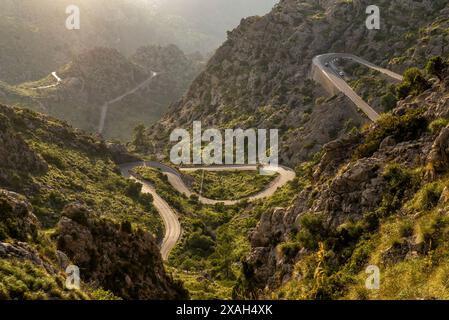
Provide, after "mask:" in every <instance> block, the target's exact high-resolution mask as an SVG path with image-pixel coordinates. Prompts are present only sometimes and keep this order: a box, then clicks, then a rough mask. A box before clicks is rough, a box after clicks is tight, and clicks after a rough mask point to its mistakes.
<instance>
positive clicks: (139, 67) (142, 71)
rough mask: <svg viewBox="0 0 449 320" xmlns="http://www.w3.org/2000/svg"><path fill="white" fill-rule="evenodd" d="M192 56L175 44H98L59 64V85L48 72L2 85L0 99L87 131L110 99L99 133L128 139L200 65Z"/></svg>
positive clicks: (180, 91) (94, 128)
mask: <svg viewBox="0 0 449 320" xmlns="http://www.w3.org/2000/svg"><path fill="white" fill-rule="evenodd" d="M198 58H199V59H202V57H201V56H198ZM195 59H196V58H188V57H187V56H185V54H184V53H183V52H182V51H181V50H180V49H179V48H177V47H176V46H174V45H170V46H167V47H161V46H147V47H142V48H139V49H138V50H137V51H136V53H135V54H134V55H133V56H132V57H130V58H127V57H125V56H124V55H122V54H121V53H120V52H119V51H118V50H116V49H111V48H104V47H98V48H94V49H92V50H89V51H87V52H84V53H82V54H80V55H77V56H75V57H74V58H73V60H72V61H71V62H70V63H68V64H66V65H64V66H62V67H60V68H59V69H57V71H56V75H57V76H58V77H60V78H62V82H61V83H59V84H58V85H56V86H53V85H54V84H55V83H56V79H55V78H54V76H51V75H49V76H48V77H46V78H44V79H41V80H39V81H37V82H29V83H24V84H21V85H19V86H16V87H13V86H8V85H5V86H4V89H5V90H4V93H3V97H2V96H0V101H3V102H5V103H8V104H12V105H17V106H21V107H27V108H31V109H33V110H37V111H40V112H44V113H48V114H50V115H53V116H55V117H57V118H59V119H63V120H67V121H69V122H70V123H71V124H72V125H74V126H75V127H77V128H80V129H84V130H87V131H89V132H97V131H98V129H99V122H100V117H101V114H102V112H103V110H102V108H103V107H104V105H105V104H106V103H107V102H109V101H113V102H114V103H112V104H111V105H110V108H109V109H108V114H107V118H106V120H105V127H104V131H103V132H102V134H104V135H105V136H106V137H108V138H118V139H122V140H128V139H130V137H131V134H132V130H133V128H134V127H135V126H137V125H138V124H140V123H143V124H146V125H150V124H151V123H154V122H155V121H156V120H158V119H159V118H160V116H161V115H162V114H163V113H164V112H165V111H166V108H167V107H168V106H169V105H170V103H172V102H173V101H176V99H179V97H181V96H182V94H184V92H185V91H186V90H187V88H188V86H189V85H190V82H191V81H192V80H193V79H194V78H195V76H196V75H197V74H198V73H199V72H200V70H201V68H202V67H203V61H199V60H195ZM154 72H156V73H157V76H154ZM134 89H136V90H134ZM0 90H1V89H0ZM127 92H130V93H131V94H128V95H126V93H127ZM123 95H124V96H123ZM120 96H123V98H122V99H116V98H118V97H120Z"/></svg>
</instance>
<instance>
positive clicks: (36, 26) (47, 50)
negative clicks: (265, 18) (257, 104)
mask: <svg viewBox="0 0 449 320" xmlns="http://www.w3.org/2000/svg"><path fill="white" fill-rule="evenodd" d="M166 2H167V1H164V3H163V7H161V8H159V7H155V6H154V4H153V3H152V1H146V0H145V1H142V0H137V1H129V0H96V1H91V0H78V1H76V2H75V3H74V2H73V1H70V0H61V1H58V2H54V1H51V0H39V1H26V0H19V1H16V0H4V1H2V2H1V3H0V38H1V39H2V44H1V45H0V65H1V66H2V67H1V69H0V80H1V81H6V82H8V83H10V84H18V83H22V82H25V81H32V80H36V79H40V78H42V77H44V76H45V75H46V74H48V73H49V71H50V70H55V69H56V68H58V67H59V66H61V65H64V64H66V63H68V62H70V61H71V60H72V58H73V56H75V55H78V54H80V53H82V52H85V51H87V50H91V49H93V48H94V47H98V46H102V47H109V48H115V49H117V50H119V51H120V52H121V53H122V54H124V55H126V56H128V55H130V54H132V53H133V52H134V51H135V50H137V48H139V47H140V46H145V45H155V44H157V45H164V46H165V45H169V44H171V43H174V44H176V45H177V46H179V47H180V48H182V50H183V51H185V52H188V53H191V52H195V51H201V52H203V53H208V52H211V51H213V50H215V48H216V47H217V46H218V45H219V44H220V43H221V42H222V41H223V39H224V36H225V32H226V30H228V29H229V28H232V27H234V26H235V25H237V24H238V22H239V20H240V18H241V17H243V16H248V15H252V14H257V13H264V12H266V11H268V9H269V8H271V4H272V3H274V1H273V0H257V1H255V0H252V2H251V4H247V5H246V1H245V4H239V5H238V8H237V7H233V8H235V10H230V12H229V10H228V14H230V15H229V21H227V20H225V19H223V18H222V17H223V16H224V14H223V12H220V11H216V10H214V9H215V8H216V5H220V6H221V8H228V9H229V8H230V7H229V6H227V4H228V2H229V1H225V0H220V1H214V5H212V2H211V1H210V0H200V1H192V0H189V1H181V3H179V2H178V1H174V2H173V1H171V2H172V3H166ZM239 2H240V1H239ZM261 2H262V3H261ZM73 4H75V5H77V6H79V8H80V20H81V29H80V30H67V29H66V27H65V22H66V19H67V17H68V15H67V14H66V13H65V12H66V7H67V6H69V5H73ZM211 5H212V6H211ZM204 10H206V11H204ZM197 12H203V14H201V15H197V14H196V13H197ZM223 20H225V21H223ZM211 22H212V23H211Z"/></svg>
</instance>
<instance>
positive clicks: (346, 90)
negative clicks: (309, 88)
mask: <svg viewBox="0 0 449 320" xmlns="http://www.w3.org/2000/svg"><path fill="white" fill-rule="evenodd" d="M335 59H348V60H352V61H355V62H357V63H360V64H362V65H364V66H366V67H368V68H370V69H373V70H376V71H379V72H380V73H383V74H385V75H387V76H389V77H390V78H393V79H394V80H396V81H402V79H403V78H402V76H401V75H399V74H397V73H395V72H393V71H390V70H388V69H385V68H381V67H378V66H376V65H374V64H372V63H371V62H369V61H366V60H365V59H363V58H360V57H357V56H355V55H353V54H348V53H327V54H322V55H319V56H316V57H315V58H313V62H312V77H313V78H314V80H315V81H317V82H320V83H321V84H322V85H323V86H324V87H325V88H328V89H329V85H330V86H333V87H334V88H336V89H337V90H338V91H340V92H342V93H343V94H345V95H346V96H347V97H348V98H349V99H350V100H351V101H352V102H354V104H355V105H356V106H357V107H358V108H359V109H360V110H361V111H362V112H363V113H365V114H366V116H367V117H368V118H369V119H370V120H371V121H376V120H377V119H379V114H378V113H377V112H376V111H375V110H374V109H373V108H372V107H371V106H370V105H369V104H368V103H366V102H365V101H364V100H363V99H362V98H361V97H360V96H359V95H358V94H357V93H356V92H355V91H354V90H353V89H352V88H351V87H350V86H349V85H348V84H347V83H346V81H345V80H344V79H343V76H341V75H340V74H339V72H338V71H337V70H336V68H335V67H334V66H333V61H334V60H335ZM323 76H324V78H323ZM330 90H332V89H330Z"/></svg>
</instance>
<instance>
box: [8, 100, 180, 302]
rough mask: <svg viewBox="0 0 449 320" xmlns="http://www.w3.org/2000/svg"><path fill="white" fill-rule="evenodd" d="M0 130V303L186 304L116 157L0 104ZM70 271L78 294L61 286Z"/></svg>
mask: <svg viewBox="0 0 449 320" xmlns="http://www.w3.org/2000/svg"><path fill="white" fill-rule="evenodd" d="M0 124H1V125H0V160H1V161H0V257H1V261H2V264H1V267H0V269H1V271H0V272H1V273H2V274H3V275H4V274H7V275H6V276H5V277H3V276H2V277H0V295H1V296H2V297H4V298H11V299H15V298H17V299H22V298H30V299H34V298H61V299H67V298H113V297H114V296H115V297H121V298H126V299H129V298H134V299H141V298H153V299H158V298H164V297H165V298H175V297H185V296H186V293H185V291H184V290H183V289H182V287H181V286H179V285H178V284H177V283H175V282H173V281H172V280H171V278H170V277H169V276H168V275H166V273H165V271H164V268H163V265H162V259H161V257H160V253H159V249H158V246H157V242H158V239H160V238H161V236H162V223H161V221H160V217H159V215H158V214H157V212H156V210H155V208H154V206H153V205H152V198H151V197H149V196H147V195H145V194H142V193H141V192H140V190H141V185H140V184H138V183H134V182H132V181H128V180H125V179H124V178H122V177H121V175H120V171H119V169H118V168H117V166H116V164H115V163H114V161H113V160H116V161H120V160H121V161H126V159H127V158H128V157H130V156H129V155H127V154H126V152H124V151H123V150H122V149H121V148H119V147H118V146H116V145H112V144H106V143H105V142H104V141H102V140H98V139H96V138H94V137H92V136H90V135H87V134H85V133H83V132H81V131H78V130H75V129H73V128H72V127H70V126H68V125H67V124H66V123H64V122H61V121H59V120H56V119H54V118H50V117H47V116H44V115H42V114H38V113H35V112H32V111H29V110H23V109H16V108H10V107H6V106H0ZM131 158H132V157H131ZM112 244H114V245H112ZM96 252H97V253H96ZM130 253H133V256H131V255H130ZM136 254H138V256H136ZM108 256H109V258H107V257H108ZM133 257H134V258H133ZM133 259H135V260H133ZM112 260H114V261H113V262H112ZM70 263H72V264H75V265H78V266H80V267H82V269H81V270H82V271H81V280H82V281H83V285H82V287H81V291H74V292H70V291H69V290H67V288H66V287H65V280H64V279H65V277H66V275H65V273H64V271H65V267H66V266H67V265H68V264H70ZM111 263H113V265H111ZM114 266H115V267H114ZM117 266H120V268H117ZM156 279H157V281H156ZM93 283H94V284H93ZM143 284H144V285H143ZM108 292H109V293H108Z"/></svg>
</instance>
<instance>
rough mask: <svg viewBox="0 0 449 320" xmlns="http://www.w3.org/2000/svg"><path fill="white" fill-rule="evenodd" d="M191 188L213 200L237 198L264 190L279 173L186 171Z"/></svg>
mask: <svg viewBox="0 0 449 320" xmlns="http://www.w3.org/2000/svg"><path fill="white" fill-rule="evenodd" d="M188 175H189V176H191V177H192V178H193V183H192V189H193V190H194V191H195V192H196V193H197V194H200V193H201V195H202V196H203V197H206V198H209V199H215V200H239V199H243V198H247V197H249V196H251V195H254V194H256V193H258V192H260V191H262V190H264V189H265V188H266V187H267V186H268V185H269V184H270V183H271V182H272V181H273V180H274V179H275V178H276V177H277V176H278V175H279V174H274V175H271V176H268V175H261V174H259V171H257V170H254V171H207V170H205V171H204V172H203V171H201V170H198V171H193V172H189V173H188Z"/></svg>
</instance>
